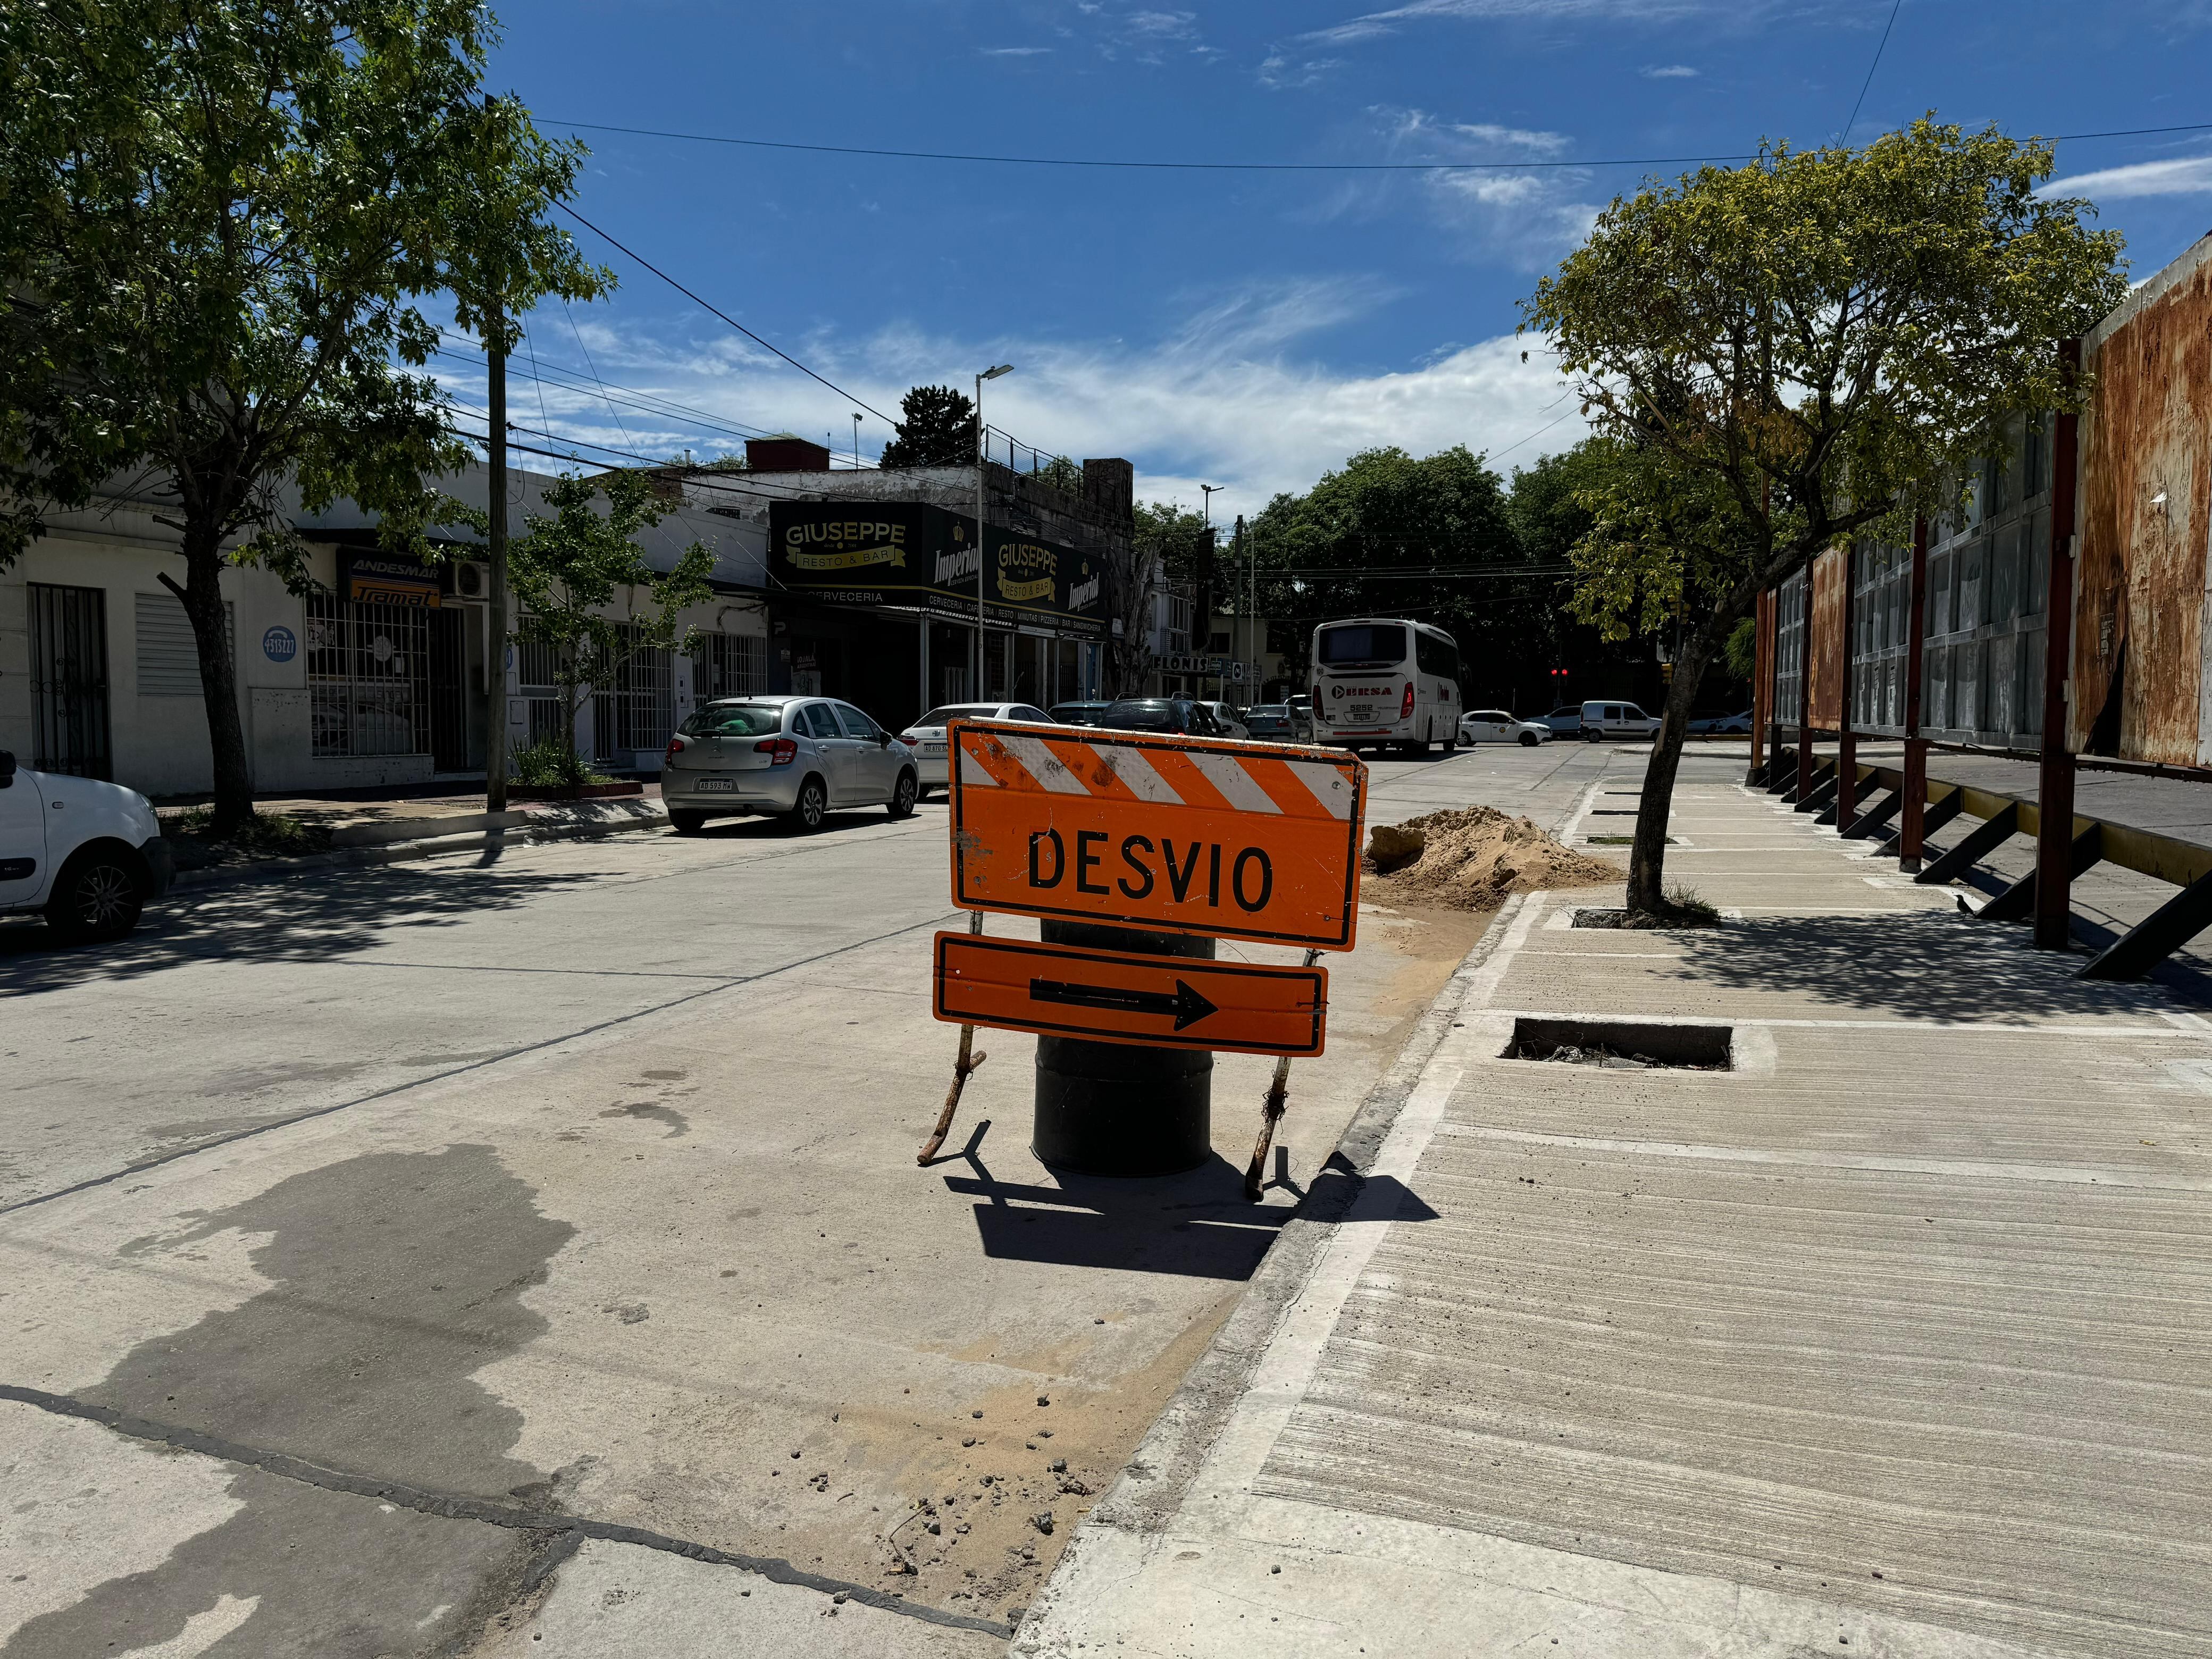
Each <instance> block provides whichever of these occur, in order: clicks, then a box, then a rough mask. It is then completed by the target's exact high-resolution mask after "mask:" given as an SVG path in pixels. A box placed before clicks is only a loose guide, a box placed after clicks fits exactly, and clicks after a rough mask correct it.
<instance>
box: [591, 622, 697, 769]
mask: <svg viewBox="0 0 2212 1659" xmlns="http://www.w3.org/2000/svg"><path fill="white" fill-rule="evenodd" d="M622 641H623V642H622V646H621V647H620V648H621V649H623V651H624V652H626V653H627V654H625V655H624V656H623V658H622V659H621V660H619V661H618V662H617V663H616V664H615V665H614V667H613V670H612V671H611V672H609V673H607V674H605V675H604V676H602V677H599V678H598V679H597V681H596V682H595V684H594V685H593V687H592V748H593V750H594V751H595V753H594V758H596V759H599V760H607V761H615V762H617V763H620V764H621V765H623V766H628V765H629V764H631V755H632V753H633V751H635V750H640V749H665V748H666V747H667V746H668V739H669V737H670V735H671V733H672V732H674V731H675V730H676V691H675V683H674V679H673V678H672V676H671V672H670V670H671V653H670V652H669V651H668V650H667V649H666V647H662V646H657V645H644V646H641V645H639V644H638V643H637V630H636V629H635V625H634V624H631V623H623V625H622Z"/></svg>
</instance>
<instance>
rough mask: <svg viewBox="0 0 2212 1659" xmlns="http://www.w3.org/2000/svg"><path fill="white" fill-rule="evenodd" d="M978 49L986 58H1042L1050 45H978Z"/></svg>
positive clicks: (1048, 50) (1049, 49)
mask: <svg viewBox="0 0 2212 1659" xmlns="http://www.w3.org/2000/svg"><path fill="white" fill-rule="evenodd" d="M975 50H976V51H978V52H981V53H982V54H983V56H984V57H986V58H1041V57H1042V56H1044V55H1045V54H1046V53H1047V52H1050V51H1051V50H1052V48H1051V47H1050V46H978V47H976V49H975Z"/></svg>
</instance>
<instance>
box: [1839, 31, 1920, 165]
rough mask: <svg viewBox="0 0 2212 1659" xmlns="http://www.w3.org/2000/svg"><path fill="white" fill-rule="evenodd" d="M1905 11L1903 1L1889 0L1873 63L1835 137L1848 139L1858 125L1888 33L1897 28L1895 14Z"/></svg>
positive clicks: (1885, 49)
mask: <svg viewBox="0 0 2212 1659" xmlns="http://www.w3.org/2000/svg"><path fill="white" fill-rule="evenodd" d="M1904 9H1905V0H1890V7H1889V21H1887V23H1884V24H1883V25H1882V26H1881V41H1880V42H1879V43H1878V44H1877V45H1876V46H1875V49H1874V62H1872V63H1871V64H1868V65H1867V73H1866V79H1865V80H1863V81H1862V82H1859V95H1858V96H1857V98H1856V99H1854V100H1852V102H1851V113H1850V119H1849V120H1847V121H1845V122H1844V130H1843V131H1841V132H1839V133H1838V134H1837V135H1836V137H1838V138H1839V139H1848V138H1850V136H1851V129H1852V128H1853V127H1855V126H1857V125H1858V123H1859V110H1860V109H1861V107H1862V106H1864V104H1865V103H1866V95H1867V88H1869V87H1871V86H1873V85H1874V72H1875V70H1878V69H1880V68H1881V55H1882V53H1883V52H1887V51H1888V50H1889V32H1890V31H1891V30H1892V29H1893V28H1895V27H1897V14H1898V13H1899V12H1900V11H1902V10H1904Z"/></svg>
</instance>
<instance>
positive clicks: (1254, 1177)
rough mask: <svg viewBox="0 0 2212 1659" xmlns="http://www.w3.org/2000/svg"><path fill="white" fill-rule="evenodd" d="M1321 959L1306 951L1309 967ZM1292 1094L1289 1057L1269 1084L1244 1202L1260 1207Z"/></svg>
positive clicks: (1277, 1065) (1247, 1173)
mask: <svg viewBox="0 0 2212 1659" xmlns="http://www.w3.org/2000/svg"><path fill="white" fill-rule="evenodd" d="M1320 960H1321V952H1320V951H1307V952H1306V966H1307V967H1309V968H1310V967H1312V966H1313V965H1314V963H1316V962H1318V961H1320ZM1290 1091H1291V1057H1290V1056H1289V1055H1288V1054H1285V1055H1284V1056H1282V1058H1281V1059H1279V1060H1277V1061H1276V1062H1275V1075H1274V1078H1273V1080H1272V1081H1271V1082H1270V1083H1269V1084H1268V1085H1267V1100H1266V1102H1265V1103H1263V1104H1262V1105H1261V1109H1260V1139H1259V1144H1258V1145H1256V1146H1254V1147H1253V1148H1252V1162H1251V1164H1250V1167H1249V1168H1248V1169H1246V1170H1245V1171H1244V1201H1245V1202H1246V1203H1247V1204H1257V1203H1258V1202H1259V1201H1260V1195H1261V1193H1262V1192H1264V1191H1265V1190H1266V1188H1267V1149H1268V1148H1269V1147H1270V1146H1273V1145H1274V1142H1275V1126H1276V1125H1277V1124H1278V1123H1279V1122H1281V1121H1283V1111H1284V1109H1285V1107H1286V1106H1287V1105H1288V1104H1289V1099H1288V1097H1289V1095H1290Z"/></svg>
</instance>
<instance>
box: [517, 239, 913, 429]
mask: <svg viewBox="0 0 2212 1659" xmlns="http://www.w3.org/2000/svg"><path fill="white" fill-rule="evenodd" d="M553 205H554V206H555V207H557V208H559V209H560V210H561V211H562V212H563V213H565V214H567V215H568V216H569V217H570V218H571V219H574V221H575V222H577V223H578V224H580V225H581V226H583V228H585V229H586V230H588V231H590V232H591V233H592V234H593V235H594V236H596V237H598V238H599V240H601V241H603V242H605V243H606V244H607V246H610V247H612V248H616V249H618V250H619V251H620V252H623V253H626V254H628V255H629V257H630V258H633V259H635V260H636V261H637V263H638V264H641V265H643V266H644V267H645V268H646V269H647V270H649V271H651V272H652V273H653V275H654V276H658V277H659V278H660V280H661V281H662V282H664V283H667V284H668V286H669V287H671V288H672V289H675V290H676V291H677V292H678V294H680V295H683V296H684V298H685V299H687V300H689V301H691V303H692V304H693V305H696V306H698V307H702V309H704V310H707V311H710V312H713V313H714V315H715V316H717V317H720V319H722V320H723V321H724V322H726V323H727V324H728V325H730V326H731V327H732V328H734V329H735V330H737V331H738V333H740V334H742V335H744V337H745V338H747V339H748V340H750V341H751V342H752V343H754V344H755V345H757V346H760V347H762V348H763V349H766V350H769V351H772V352H774V353H775V355H776V356H779V357H781V358H782V359H783V361H784V362H787V363H789V364H790V365H791V366H792V367H793V368H795V369H797V370H798V371H799V373H800V374H804V375H805V376H806V377H807V378H808V379H809V380H819V381H820V382H821V383H822V384H823V386H828V387H829V389H830V390H831V391H832V392H836V394H837V395H838V396H839V397H841V398H846V399H848V401H850V402H852V403H855V404H860V407H861V408H862V409H865V410H867V411H868V413H869V414H871V415H872V416H875V417H876V418H877V419H878V420H879V421H882V422H885V423H886V424H888V425H890V426H894V427H895V426H896V425H897V424H898V422H896V421H895V420H893V419H892V418H891V417H890V416H888V415H886V414H884V412H883V410H880V409H878V408H877V407H876V406H875V405H874V404H871V403H867V402H866V401H864V400H862V399H861V398H856V397H854V395H853V394H852V393H851V392H848V391H846V390H845V388H844V387H843V386H839V385H838V384H837V383H836V381H835V380H829V378H827V377H826V376H823V375H820V374H816V373H815V372H814V371H813V370H812V369H811V368H807V366H806V365H805V363H802V362H799V359H798V358H796V357H794V356H792V355H791V354H790V353H789V352H788V351H786V350H785V349H783V348H782V347H781V346H779V345H775V344H772V343H769V341H766V340H763V339H762V338H761V337H760V336H759V335H757V334H756V333H754V332H753V331H752V330H750V329H749V328H747V327H746V326H745V325H744V324H743V323H741V322H739V321H738V319H736V318H734V317H732V316H731V315H730V314H729V313H727V312H726V311H723V310H722V309H720V307H716V306H714V305H713V304H710V303H709V302H708V301H705V300H702V299H701V298H700V297H699V296H698V295H696V294H694V293H693V292H692V291H691V290H690V289H688V288H686V287H684V284H683V283H679V282H678V281H677V280H676V279H675V278H674V277H673V276H670V275H669V274H668V273H667V272H666V271H665V270H662V269H661V268H660V267H659V265H657V264H653V261H652V260H650V259H648V258H646V257H645V256H644V255H643V254H642V253H640V252H638V251H637V250H636V249H635V248H633V247H630V246H628V245H627V244H625V243H623V242H618V241H617V240H615V239H614V238H613V237H611V236H610V235H608V234H607V233H606V232H605V231H604V230H601V229H600V228H599V227H598V226H597V225H595V224H593V223H592V222H591V221H590V220H589V219H586V217H585V216H583V215H582V214H580V213H579V212H577V211H576V210H575V209H574V208H572V207H570V206H569V205H568V204H567V203H566V202H563V201H561V200H559V199H558V198H557V197H556V199H555V200H554V203H553Z"/></svg>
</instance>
